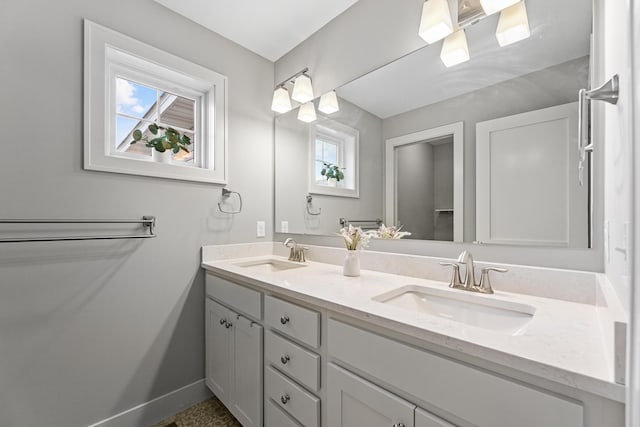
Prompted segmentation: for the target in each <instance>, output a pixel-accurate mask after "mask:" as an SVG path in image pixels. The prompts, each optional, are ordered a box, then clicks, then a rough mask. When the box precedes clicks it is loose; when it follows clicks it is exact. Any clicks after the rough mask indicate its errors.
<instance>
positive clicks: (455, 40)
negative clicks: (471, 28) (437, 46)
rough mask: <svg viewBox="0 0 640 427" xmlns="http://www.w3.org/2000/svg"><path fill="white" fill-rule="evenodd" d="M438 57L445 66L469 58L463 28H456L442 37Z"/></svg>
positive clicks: (450, 65)
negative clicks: (447, 35) (456, 29)
mask: <svg viewBox="0 0 640 427" xmlns="http://www.w3.org/2000/svg"><path fill="white" fill-rule="evenodd" d="M440 59H441V60H442V62H443V63H444V65H446V66H447V67H453V66H454V65H458V64H461V63H463V62H466V61H468V60H469V45H468V44H467V36H466V34H465V33H464V30H458V31H456V32H455V33H453V34H451V35H450V36H449V37H447V38H446V39H444V42H443V43H442V51H441V52H440Z"/></svg>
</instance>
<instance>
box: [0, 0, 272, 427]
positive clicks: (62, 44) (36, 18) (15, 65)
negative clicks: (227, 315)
mask: <svg viewBox="0 0 640 427" xmlns="http://www.w3.org/2000/svg"><path fill="white" fill-rule="evenodd" d="M83 18H88V19H90V20H92V21H94V22H97V23H99V24H102V25H105V26H107V27H110V28H113V29H114V30H116V31H120V32H122V33H125V34H127V35H129V36H132V37H134V38H136V39H139V40H141V41H143V42H146V43H149V44H151V45H153V46H156V47H158V48H161V49H163V50H166V51H168V52H170V53H173V54H175V55H178V56H181V57H183V58H186V59H188V60H191V61H193V62H195V63H198V64H200V65H203V66H206V67H209V68H211V69H213V70H215V71H217V72H220V73H222V74H224V75H226V76H228V78H229V149H230V154H229V159H230V166H229V167H230V174H229V176H230V183H229V188H231V189H232V190H235V191H239V192H241V193H242V196H243V198H244V202H245V203H244V211H243V212H242V214H239V215H236V216H234V217H229V216H225V215H222V214H219V213H217V205H216V203H217V202H218V200H219V198H220V191H221V188H220V187H219V186H214V185H207V184H200V183H190V182H178V181H172V180H165V179H156V178H147V177H134V176H127V175H119V174H109V173H100V172H89V171H84V170H83V169H82V147H83V141H82V67H83V65H82V48H83V42H82V19H83ZM0 39H1V40H2V43H1V44H0V56H1V57H2V58H3V59H2V61H0V76H1V78H2V82H3V86H2V96H1V98H0V106H1V107H0V127H1V128H2V129H5V131H8V130H10V131H9V134H5V138H4V147H5V151H4V154H3V155H2V156H0V200H1V203H0V218H41V217H44V218H47V217H51V218H67V217H71V218H74V217H78V218H127V217H133V218H137V217H141V216H142V215H155V216H156V217H157V220H158V228H157V232H158V235H159V237H157V238H156V239H151V240H145V241H136V242H134V241H118V242H111V243H110V242H84V243H82V242H79V243H74V242H68V243H30V244H2V245H0V384H1V385H2V397H1V398H0V425H2V426H36V425H46V426H60V427H72V426H82V425H87V424H90V423H92V422H96V421H99V420H101V419H104V418H106V417H109V416H111V415H114V414H116V413H118V412H120V411H122V410H125V409H128V408H131V407H132V406H134V405H137V404H140V403H143V402H146V401H148V400H150V399H152V398H155V397H158V396H160V395H162V394H165V393H167V392H170V391H173V390H175V389H177V388H178V387H181V386H184V385H186V384H189V383H192V382H194V381H197V380H199V379H202V378H203V377H204V345H203V340H204V331H203V323H204V322H203V318H204V313H203V304H204V280H203V274H202V273H201V272H200V270H199V261H200V247H201V246H202V245H205V244H221V243H230V242H248V241H253V240H255V221H256V220H264V221H266V224H267V239H270V238H271V236H272V229H271V225H272V223H273V214H272V206H273V189H272V186H273V185H272V182H273V181H272V179H273V178H272V173H273V170H272V169H273V168H272V150H273V136H272V134H273V132H272V131H273V124H272V118H273V116H272V114H271V112H270V110H269V106H270V102H271V93H272V92H271V91H272V89H273V80H274V76H273V63H271V62H269V61H267V60H265V59H263V58H261V57H259V56H257V55H255V54H253V53H251V52H249V51H248V50H245V49H243V48H241V47H239V46H238V45H236V44H234V43H232V42H230V41H228V40H226V39H223V38H222V37H220V36H218V35H216V34H213V33H211V32H210V31H208V30H205V29H204V28H202V27H200V26H198V25H195V24H193V23H192V22H189V21H187V20H186V19H184V18H182V17H179V16H177V15H175V14H173V13H172V12H170V11H169V10H167V9H165V8H163V7H162V6H160V5H158V4H157V3H155V2H153V1H151V0H135V1H125V0H111V1H95V0H93V1H87V0H60V1H55V2H53V1H51V2H49V1H34V0H20V1H18V0H8V1H4V2H3V3H2V12H1V13H0ZM248 153H249V155H247V154H248ZM91 231H92V229H88V230H87V232H91Z"/></svg>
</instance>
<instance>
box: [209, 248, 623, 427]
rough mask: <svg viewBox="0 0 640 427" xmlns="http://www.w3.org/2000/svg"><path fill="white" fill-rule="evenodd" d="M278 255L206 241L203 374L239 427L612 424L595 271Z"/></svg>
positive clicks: (607, 332) (326, 251) (604, 291)
mask: <svg viewBox="0 0 640 427" xmlns="http://www.w3.org/2000/svg"><path fill="white" fill-rule="evenodd" d="M288 255H289V253H288V249H287V248H285V247H284V246H283V245H282V244H281V243H258V244H241V245H224V246H207V247H204V248H203V253H202V267H203V268H204V269H205V270H206V295H207V299H206V341H207V342H206V352H207V355H206V360H207V365H206V383H207V385H208V387H209V388H210V389H211V390H212V391H213V393H214V394H215V395H216V396H217V397H218V398H219V399H220V400H221V401H222V402H223V403H224V404H225V406H227V408H228V409H229V410H230V411H231V412H232V413H233V414H234V416H235V417H236V418H237V419H238V420H239V421H240V422H241V423H242V425H243V426H245V427H246V426H262V425H264V426H268V427H283V426H305V427H320V426H322V427H356V426H358V427H359V426H372V427H375V426H389V427H392V426H395V427H400V426H404V427H410V426H415V427H445V426H449V427H450V426H460V427H467V426H488V427H503V426H504V427H513V426H519V427H534V426H535V427H539V426H545V427H550V426H562V427H582V426H584V427H601V426H605V425H606V426H611V427H615V426H623V425H624V386H623V385H620V384H616V383H615V363H614V361H615V359H616V350H618V351H623V349H622V350H621V349H616V348H615V347H616V346H615V343H614V338H613V335H614V334H613V329H614V326H613V324H614V322H615V321H616V320H622V319H623V312H622V310H621V309H620V308H619V303H618V301H617V300H616V298H615V296H614V293H613V292H612V291H611V289H610V285H609V284H608V283H607V282H606V279H605V278H604V277H602V275H598V274H595V273H584V272H577V271H568V270H553V269H543V268H531V267H523V266H509V271H508V272H507V273H505V274H500V275H496V276H495V277H492V278H491V280H492V281H494V290H495V293H493V294H490V293H483V292H464V291H463V290H461V289H455V288H450V287H449V286H448V285H449V283H450V281H454V279H451V269H450V268H445V267H443V266H441V265H439V263H440V262H442V261H450V260H444V259H436V258H430V257H421V256H410V255H398V254H391V253H380V252H367V251H365V252H362V253H361V261H362V264H363V270H362V272H361V275H360V276H359V277H345V276H343V275H342V268H341V262H342V258H343V257H344V250H340V249H336V248H328V247H320V246H314V247H311V248H310V250H309V251H308V253H307V258H308V260H307V261H306V262H295V261H289V260H288ZM472 265H473V264H472ZM476 265H477V267H478V268H481V267H488V266H484V265H482V263H476ZM463 268H464V267H463ZM454 278H455V276H454ZM542 282H544V285H539V284H540V283H542Z"/></svg>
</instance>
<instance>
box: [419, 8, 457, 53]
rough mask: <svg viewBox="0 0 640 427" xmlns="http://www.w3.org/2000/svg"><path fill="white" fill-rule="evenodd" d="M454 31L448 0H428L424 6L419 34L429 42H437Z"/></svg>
mask: <svg viewBox="0 0 640 427" xmlns="http://www.w3.org/2000/svg"><path fill="white" fill-rule="evenodd" d="M451 33H453V23H452V22H451V12H450V11H449V3H448V1H447V0H427V1H426V2H424V5H423V6H422V18H421V19H420V29H419V30H418V35H419V36H420V37H422V38H423V39H424V41H426V42H427V43H435V42H437V41H438V40H442V39H443V38H445V37H447V36H448V35H449V34H451Z"/></svg>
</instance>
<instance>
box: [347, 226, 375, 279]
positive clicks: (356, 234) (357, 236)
mask: <svg viewBox="0 0 640 427" xmlns="http://www.w3.org/2000/svg"><path fill="white" fill-rule="evenodd" d="M340 236H342V238H343V239H344V243H345V245H346V247H347V255H346V257H345V259H344V265H343V267H342V274H344V275H345V276H349V277H357V276H359V275H360V254H359V251H360V250H362V249H364V248H365V247H367V245H368V244H369V238H370V235H369V234H367V233H365V232H364V231H362V228H360V227H354V226H353V225H351V224H349V226H348V227H344V228H342V229H341V230H340Z"/></svg>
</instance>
